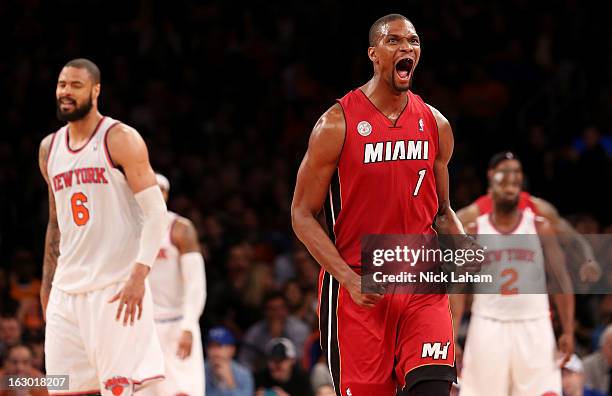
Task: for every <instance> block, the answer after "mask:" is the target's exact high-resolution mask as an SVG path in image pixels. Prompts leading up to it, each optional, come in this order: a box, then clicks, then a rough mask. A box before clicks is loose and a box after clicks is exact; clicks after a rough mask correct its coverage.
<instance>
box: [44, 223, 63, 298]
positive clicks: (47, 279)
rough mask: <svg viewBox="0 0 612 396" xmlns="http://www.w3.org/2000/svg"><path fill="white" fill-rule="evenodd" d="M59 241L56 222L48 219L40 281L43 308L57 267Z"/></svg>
mask: <svg viewBox="0 0 612 396" xmlns="http://www.w3.org/2000/svg"><path fill="white" fill-rule="evenodd" d="M59 242H60V231H59V228H58V226H57V223H56V222H54V221H50V222H49V224H48V225H47V232H46V235H45V255H44V259H43V271H42V282H41V286H40V302H41V305H42V307H43V309H46V308H47V302H48V301H49V294H50V293H51V284H52V282H53V276H54V275H55V268H56V267H57V259H58V257H59V254H60V253H59Z"/></svg>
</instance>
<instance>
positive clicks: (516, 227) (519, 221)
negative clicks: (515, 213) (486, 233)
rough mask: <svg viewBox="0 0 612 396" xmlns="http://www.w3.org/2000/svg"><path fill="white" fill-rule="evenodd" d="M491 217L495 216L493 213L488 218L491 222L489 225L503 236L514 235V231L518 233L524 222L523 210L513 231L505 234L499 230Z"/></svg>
mask: <svg viewBox="0 0 612 396" xmlns="http://www.w3.org/2000/svg"><path fill="white" fill-rule="evenodd" d="M491 216H493V213H492V212H491V213H489V215H488V216H487V221H488V222H489V224H490V225H491V227H493V229H494V230H495V231H497V232H499V233H500V234H502V235H510V234H512V233H514V231H516V230H517V229H518V228H519V226H520V225H521V223H522V222H523V211H522V210H521V211H520V213H519V219H518V221H517V222H516V224H515V225H514V227H512V229H511V230H510V231H507V232H504V231H502V230H500V229H499V228H497V226H496V225H495V224H494V223H493V221H492V219H491Z"/></svg>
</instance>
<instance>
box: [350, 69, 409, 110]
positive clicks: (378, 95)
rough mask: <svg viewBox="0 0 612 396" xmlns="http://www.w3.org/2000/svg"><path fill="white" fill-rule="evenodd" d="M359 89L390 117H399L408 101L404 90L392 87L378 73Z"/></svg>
mask: <svg viewBox="0 0 612 396" xmlns="http://www.w3.org/2000/svg"><path fill="white" fill-rule="evenodd" d="M361 90H362V91H363V93H364V94H365V95H366V96H367V97H368V99H370V101H371V102H372V103H373V104H374V106H376V108H377V109H378V110H380V111H381V112H382V113H383V114H384V115H385V116H387V117H388V118H390V119H394V118H397V117H399V115H400V114H401V113H402V111H403V110H404V108H405V107H406V104H407V102H408V95H407V93H406V92H399V91H397V90H395V89H393V88H392V87H390V86H389V84H387V82H385V81H383V80H382V79H381V78H380V76H378V75H374V77H372V79H371V80H370V81H368V82H367V83H365V85H363V86H362V87H361Z"/></svg>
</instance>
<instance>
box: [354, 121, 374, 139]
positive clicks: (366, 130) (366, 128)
mask: <svg viewBox="0 0 612 396" xmlns="http://www.w3.org/2000/svg"><path fill="white" fill-rule="evenodd" d="M357 132H358V133H359V134H360V135H361V136H368V135H369V134H370V133H372V125H370V123H369V122H367V121H361V122H360V123H359V124H357Z"/></svg>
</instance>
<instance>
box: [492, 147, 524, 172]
mask: <svg viewBox="0 0 612 396" xmlns="http://www.w3.org/2000/svg"><path fill="white" fill-rule="evenodd" d="M507 160H517V161H519V162H520V161H521V160H519V158H518V156H517V155H516V154H514V153H513V152H512V151H502V152H500V153H496V154H494V155H493V156H492V157H491V159H490V160H489V169H495V168H496V167H497V165H499V164H500V163H502V162H504V161H507Z"/></svg>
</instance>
